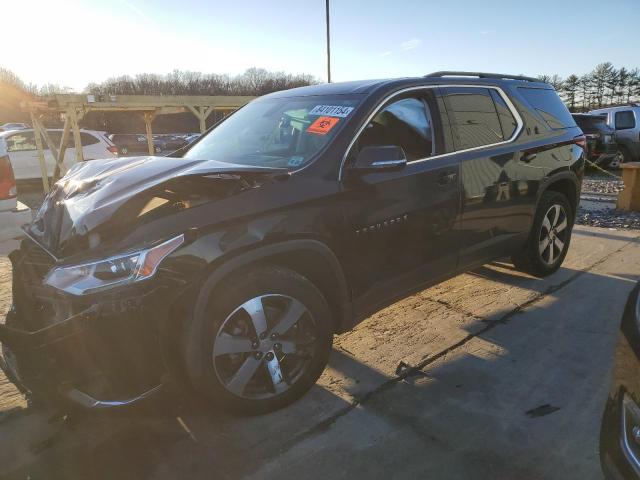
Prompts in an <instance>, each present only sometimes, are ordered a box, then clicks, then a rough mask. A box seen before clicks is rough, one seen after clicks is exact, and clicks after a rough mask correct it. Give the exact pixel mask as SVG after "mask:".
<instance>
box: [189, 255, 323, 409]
mask: <svg viewBox="0 0 640 480" xmlns="http://www.w3.org/2000/svg"><path fill="white" fill-rule="evenodd" d="M331 325H332V321H331V310H330V308H329V306H328V304H327V302H326V300H325V299H324V297H323V296H322V294H321V293H320V291H319V290H318V289H317V288H316V287H315V286H314V285H313V284H312V283H311V282H310V281H309V280H307V279H306V278H305V277H303V276H301V275H299V274H298V273H296V272H293V271H291V270H288V269H285V268H281V267H277V266H268V265H265V266H259V267H253V268H251V269H248V270H243V271H239V272H237V273H235V274H232V275H231V276H230V277H228V278H226V279H225V280H223V281H222V283H221V284H220V286H219V287H218V288H215V289H214V291H213V292H211V294H210V295H209V299H208V303H207V306H206V308H204V309H203V313H202V314H200V315H198V314H197V313H195V314H194V315H193V317H192V318H191V320H190V322H189V324H188V325H187V327H186V331H185V336H184V343H183V355H184V359H185V367H186V371H187V375H188V377H189V380H190V382H191V384H192V385H193V387H194V388H195V390H196V391H198V392H199V393H201V394H203V395H204V396H206V397H207V398H208V399H210V400H211V401H213V402H215V403H216V404H219V405H221V406H223V407H224V408H226V409H228V410H233V411H235V412H239V413H244V414H259V413H266V412H271V411H274V410H277V409H279V408H282V407H284V406H286V405H289V404H290V403H292V402H294V401H295V400H297V399H298V398H299V397H301V396H302V395H303V394H304V393H306V392H307V391H308V390H309V389H310V388H311V387H312V386H313V385H314V384H315V382H316V380H317V379H318V377H319V376H320V374H321V373H322V371H323V370H324V368H325V366H326V364H327V361H328V358H329V353H330V351H331V345H332V342H333V330H332V328H331Z"/></svg>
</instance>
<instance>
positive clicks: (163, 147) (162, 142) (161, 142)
mask: <svg viewBox="0 0 640 480" xmlns="http://www.w3.org/2000/svg"><path fill="white" fill-rule="evenodd" d="M145 141H146V139H145ZM153 144H154V145H155V146H156V147H157V148H158V149H159V151H158V152H157V153H161V152H165V153H170V152H174V151H176V150H178V149H179V148H182V147H184V146H185V145H187V141H186V140H185V139H184V138H183V137H182V136H180V135H154V136H153Z"/></svg>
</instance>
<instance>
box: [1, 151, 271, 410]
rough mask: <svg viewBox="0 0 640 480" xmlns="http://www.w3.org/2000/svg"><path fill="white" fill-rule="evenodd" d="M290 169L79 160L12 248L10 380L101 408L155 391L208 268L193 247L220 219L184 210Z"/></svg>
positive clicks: (5, 337) (5, 336)
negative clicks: (172, 333) (169, 337)
mask: <svg viewBox="0 0 640 480" xmlns="http://www.w3.org/2000/svg"><path fill="white" fill-rule="evenodd" d="M278 175H282V172H281V171H280V170H278V169H268V168H262V169H261V168H255V167H243V166H239V165H233V164H224V163H220V162H211V161H193V160H184V159H172V158H153V157H147V158H124V159H116V160H105V161H101V160H100V161H91V162H86V163H84V164H79V165H78V166H77V167H74V168H73V169H72V170H71V171H70V172H69V174H68V175H67V176H65V178H63V179H62V180H61V181H60V182H58V183H57V184H56V186H55V188H54V189H53V190H52V192H51V193H50V194H49V195H48V196H47V198H46V199H45V201H44V203H43V205H42V207H41V208H40V210H39V211H38V213H37V215H36V217H35V219H34V221H33V222H32V224H31V225H30V226H29V227H28V228H27V229H26V234H27V238H25V239H24V240H23V241H22V242H21V245H20V248H19V249H18V250H16V251H14V252H12V253H11V255H10V259H11V263H12V267H13V307H12V309H11V310H10V312H9V313H8V315H7V317H6V321H5V323H4V325H2V324H0V343H1V344H2V355H0V367H1V368H2V370H4V371H5V373H6V375H7V377H8V378H9V379H10V380H11V381H12V382H14V383H15V384H16V385H17V386H18V388H19V389H20V390H21V391H22V392H23V393H25V394H33V395H34V396H36V397H46V398H47V399H55V400H58V399H67V400H71V401H73V402H76V403H79V404H81V405H83V406H85V407H90V408H109V407H116V406H123V405H128V404H131V403H134V402H137V401H138V400H141V399H143V398H146V397H147V396H149V395H150V394H151V393H155V392H156V391H157V390H158V389H159V388H160V386H161V384H162V381H163V377H164V375H165V374H166V372H167V362H166V358H165V352H164V351H163V349H162V347H161V345H162V343H163V339H162V338H161V336H162V334H163V328H164V326H165V325H166V324H167V323H168V322H169V321H171V320H172V319H171V318H170V317H171V315H172V307H173V305H174V304H175V302H176V301H177V299H179V298H180V297H181V295H183V293H184V292H185V291H186V290H187V289H188V286H189V281H190V280H191V277H192V276H193V272H194V271H196V270H197V268H196V266H197V267H198V268H200V267H201V266H202V265H201V263H202V262H199V261H198V259H197V258H196V257H194V255H192V254H183V253H184V251H185V250H188V245H189V243H190V242H191V241H192V240H193V239H194V238H195V237H197V235H198V230H199V228H200V227H201V226H210V225H211V224H213V223H215V222H214V220H213V219H212V218H211V216H210V214H211V211H212V210H211V209H210V208H209V209H208V210H207V212H208V214H207V215H206V216H205V215H190V216H185V215H183V214H182V213H183V212H184V211H185V210H196V209H197V207H199V206H203V205H209V206H211V205H212V204H213V203H215V202H216V201H218V200H222V199H227V198H229V197H232V196H235V195H239V194H241V193H242V192H246V191H247V190H251V189H255V188H258V187H259V186H260V185H261V184H262V183H263V182H269V181H272V180H270V179H273V178H274V176H278ZM199 217H202V225H200V224H198V222H199V221H200V220H199ZM194 218H195V219H197V220H194ZM175 341H176V342H177V341H178V339H175Z"/></svg>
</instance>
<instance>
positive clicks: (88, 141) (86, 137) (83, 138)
mask: <svg viewBox="0 0 640 480" xmlns="http://www.w3.org/2000/svg"><path fill="white" fill-rule="evenodd" d="M80 142H81V143H82V146H84V147H86V146H87V145H95V144H96V143H98V142H99V140H98V139H97V138H96V137H94V136H93V135H91V134H90V133H84V132H80Z"/></svg>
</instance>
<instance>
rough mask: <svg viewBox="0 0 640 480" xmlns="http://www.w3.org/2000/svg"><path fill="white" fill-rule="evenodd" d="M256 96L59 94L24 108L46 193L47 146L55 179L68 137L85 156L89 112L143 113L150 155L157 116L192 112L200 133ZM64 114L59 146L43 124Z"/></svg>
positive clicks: (78, 155)
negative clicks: (83, 135)
mask: <svg viewBox="0 0 640 480" xmlns="http://www.w3.org/2000/svg"><path fill="white" fill-rule="evenodd" d="M253 98H255V97H250V96H223V95H219V96H195V95H194V96H191V95H181V96H169V95H167V96H151V95H80V94H58V95H53V96H51V97H50V98H48V99H46V100H42V101H33V102H23V103H22V109H23V110H25V111H27V112H29V114H30V115H31V123H32V125H33V129H34V137H35V142H36V147H37V149H38V158H39V161H40V170H41V174H42V186H43V188H44V191H45V192H48V191H49V189H50V185H49V179H48V175H47V169H46V165H45V154H44V151H45V147H44V145H45V144H46V146H47V148H48V149H49V150H50V151H51V154H52V155H53V157H54V159H55V162H56V167H55V171H54V175H53V181H55V180H56V179H57V178H59V176H60V175H64V173H65V172H66V167H65V165H64V162H63V160H64V155H65V152H66V149H67V145H68V143H69V136H70V135H73V142H74V147H75V154H76V161H77V162H81V161H83V160H84V158H83V155H82V142H81V139H80V127H79V122H80V120H81V119H82V118H83V117H84V115H86V114H87V113H89V112H132V113H135V114H138V115H141V116H142V118H143V120H144V123H145V127H146V136H147V145H148V147H149V154H150V155H153V153H154V148H153V131H152V128H151V124H152V123H153V120H154V119H155V117H156V116H157V115H170V114H176V113H184V112H186V111H189V112H191V113H193V115H195V116H196V118H198V120H199V122H200V133H204V132H205V130H206V120H207V118H208V117H209V116H210V115H211V114H212V113H213V112H215V111H218V112H222V113H223V115H227V114H229V113H231V112H233V111H235V110H237V109H238V108H240V107H242V106H243V105H245V104H246V103H248V102H250V101H251V100H252V99H253ZM51 114H56V115H61V116H62V117H63V118H64V127H63V131H62V137H61V139H60V144H59V145H56V144H55V143H54V142H53V141H52V140H51V137H50V136H49V134H48V133H47V130H46V128H45V127H44V125H43V118H44V117H45V116H46V115H51Z"/></svg>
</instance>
